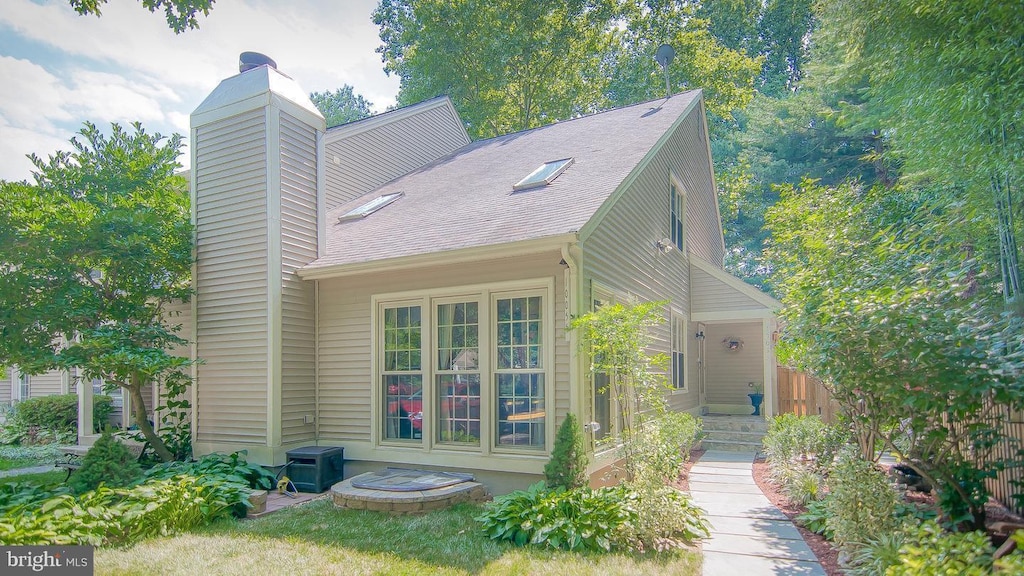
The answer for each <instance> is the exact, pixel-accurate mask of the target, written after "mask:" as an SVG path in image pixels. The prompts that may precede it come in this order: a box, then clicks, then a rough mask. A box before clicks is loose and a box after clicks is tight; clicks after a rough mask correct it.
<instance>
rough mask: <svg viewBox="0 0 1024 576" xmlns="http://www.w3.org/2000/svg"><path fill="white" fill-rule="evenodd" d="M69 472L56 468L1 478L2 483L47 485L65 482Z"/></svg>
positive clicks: (0, 482)
mask: <svg viewBox="0 0 1024 576" xmlns="http://www.w3.org/2000/svg"><path fill="white" fill-rule="evenodd" d="M67 476H68V473H67V471H66V470H58V469H56V468H54V469H53V471H51V472H40V473H38V474H19V475H18V476H4V477H3V478H0V484H11V483H14V482H17V483H19V484H34V485H36V486H47V485H50V484H63V483H64V479H65V478H67Z"/></svg>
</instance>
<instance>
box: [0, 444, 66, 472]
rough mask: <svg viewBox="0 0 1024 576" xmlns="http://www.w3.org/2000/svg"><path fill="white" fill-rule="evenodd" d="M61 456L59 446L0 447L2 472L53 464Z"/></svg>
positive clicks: (0, 467)
mask: <svg viewBox="0 0 1024 576" xmlns="http://www.w3.org/2000/svg"><path fill="white" fill-rule="evenodd" d="M59 454H60V450H59V447H58V446H55V445H52V444H46V445H41V446H0V471H3V470H14V469H17V468H30V467H32V466H40V465H43V464H53V463H54V461H55V460H56V458H57V456H58V455H59Z"/></svg>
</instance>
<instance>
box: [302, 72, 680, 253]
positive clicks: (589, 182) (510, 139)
mask: <svg viewBox="0 0 1024 576" xmlns="http://www.w3.org/2000/svg"><path fill="white" fill-rule="evenodd" d="M699 97H700V91H696V90H695V91H691V92H686V93H683V94H677V95H675V96H673V97H672V98H670V99H668V100H667V101H666V100H657V101H653V102H647V103H643V104H637V105H634V106H628V107H625V108H617V109H615V110H609V111H607V112H601V113H598V114H593V115H590V116H584V117H582V118H577V119H574V120H568V121H565V122H559V123H557V124H552V125H549V126H544V127H541V128H535V129H533V130H528V131H524V132H517V133H514V134H509V135H506V136H500V137H497V138H492V139H489V140H481V141H478V142H474V143H472V144H469V145H467V146H465V147H464V148H461V149H460V150H457V151H456V152H454V153H452V154H450V155H448V156H446V157H444V158H441V159H439V160H437V161H436V162H433V163H431V164H428V165H426V166H424V167H423V168H421V169H419V170H415V171H413V172H411V173H409V174H406V175H404V176H402V177H400V178H397V179H395V180H393V181H391V182H389V183H387V184H385V185H384V186H382V187H380V188H379V189H377V190H376V191H374V192H372V193H371V194H368V195H366V196H363V197H362V198H359V199H357V200H354V201H352V202H350V203H347V204H344V205H341V206H338V207H337V208H334V209H332V210H330V211H329V212H328V213H327V217H326V228H327V249H326V253H325V254H323V255H322V256H321V257H320V258H318V259H317V260H315V261H313V262H312V263H310V264H309V265H308V266H306V267H305V269H306V270H308V271H312V270H313V269H318V268H324V267H334V266H344V265H350V264H359V263H366V262H373V261H378V260H386V259H391V258H399V257H406V256H414V255H420V254H429V253H438V252H445V251H451V250H458V249H463V248H471V247H480V246H492V245H500V244H506V243H510V242H516V241H523V240H534V239H540V238H545V237H551V236H560V235H563V234H567V233H572V232H576V231H578V230H579V229H580V228H581V227H582V226H583V225H584V224H586V223H587V221H588V220H590V218H592V217H593V216H594V214H595V213H596V212H597V210H598V209H599V208H600V207H601V205H602V204H603V203H604V202H605V201H606V200H607V199H608V197H609V196H610V195H611V194H612V193H613V192H614V191H615V189H616V188H617V187H618V186H619V184H620V183H621V182H622V181H623V180H624V179H625V178H626V177H627V176H628V175H629V174H630V172H631V171H632V170H633V169H634V168H636V166H637V165H638V164H639V163H640V161H641V160H642V159H643V158H644V157H645V156H646V155H647V153H648V152H649V151H650V150H651V149H652V148H653V147H654V146H655V145H656V144H657V143H658V141H659V139H660V138H661V137H662V136H663V135H664V134H665V133H666V132H667V131H668V130H669V128H671V127H672V125H673V124H674V123H675V122H676V121H677V120H678V119H679V118H680V116H681V115H682V114H683V113H684V112H685V111H686V110H687V108H688V107H689V106H690V104H692V103H693V101H694V100H695V99H697V98H699ZM659 107H660V109H659V110H657V111H656V112H652V111H653V110H655V109H656V108H659ZM566 157H573V158H575V162H574V163H573V165H572V166H570V167H569V168H568V169H567V170H566V171H565V172H564V173H562V174H561V175H560V176H559V177H558V178H557V179H555V181H554V182H552V183H551V184H549V185H547V186H544V187H541V188H534V189H531V190H525V191H521V192H515V193H513V191H512V185H513V184H515V183H516V182H518V181H519V180H520V179H522V178H523V177H524V176H526V175H527V174H529V173H530V172H532V171H533V170H534V169H535V168H537V167H538V166H540V165H541V164H543V163H545V162H549V161H552V160H558V159H561V158H566ZM381 161H382V162H386V161H387V159H386V158H381ZM395 192H403V193H404V194H405V196H404V197H403V198H401V199H400V200H398V201H397V202H394V203H393V204H391V205H389V206H387V207H385V208H383V209H381V210H380V211H378V212H376V213H373V214H371V215H369V216H367V217H366V218H363V219H362V220H354V221H347V222H338V218H339V217H340V216H341V215H342V214H345V213H346V212H348V211H350V210H352V209H353V208H356V207H358V206H360V205H362V204H364V203H366V202H368V201H370V200H372V199H374V198H376V197H378V196H380V195H383V194H391V193H395Z"/></svg>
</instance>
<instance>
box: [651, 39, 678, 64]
mask: <svg viewBox="0 0 1024 576" xmlns="http://www.w3.org/2000/svg"><path fill="white" fill-rule="evenodd" d="M675 57H676V50H675V48H673V47H671V46H669V45H668V44H662V45H661V46H658V51H657V52H655V53H654V61H655V62H657V63H658V64H659V65H660V66H661V67H662V68H668V65H669V64H671V63H672V60H673V59H675Z"/></svg>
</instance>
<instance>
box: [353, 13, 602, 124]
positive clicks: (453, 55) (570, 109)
mask: <svg viewBox="0 0 1024 576" xmlns="http://www.w3.org/2000/svg"><path fill="white" fill-rule="evenodd" d="M617 15H618V6H617V2H616V1H615V0H570V1H568V2H566V1H560V0H559V1H556V0H537V1H535V2H525V3H524V2H518V1H513V0H490V1H486V2H481V1H479V0H381V2H380V4H379V5H378V6H377V9H376V10H375V11H374V13H373V21H374V23H375V24H377V25H378V26H379V27H380V38H381V41H382V42H383V44H382V45H381V47H380V48H378V49H377V51H378V52H380V54H381V57H382V60H383V62H384V69H385V71H386V72H387V73H388V74H397V75H398V77H399V79H400V81H401V90H400V92H399V95H398V102H399V104H412V103H416V102H420V101H422V100H426V99H428V98H433V97H436V96H439V95H442V94H447V95H448V96H449V97H451V99H452V101H453V102H454V104H455V106H456V108H457V109H458V110H459V113H460V115H461V116H462V119H463V120H464V121H465V122H466V124H467V126H468V130H469V133H470V135H471V136H473V137H477V138H479V137H490V136H495V135H499V134H506V133H508V132H513V131H517V130H524V129H528V128H534V127H537V126H541V125H543V124H548V123H551V122H554V121H556V120H559V119H565V118H571V117H573V116H578V115H580V114H584V113H588V112H594V111H596V110H598V109H599V108H600V104H601V94H602V88H603V87H604V85H605V81H604V79H603V77H602V74H601V64H602V62H603V60H604V58H605V56H606V54H608V52H609V50H610V49H611V47H612V45H613V41H614V39H615V34H614V32H613V29H612V26H611V25H612V23H613V21H614V19H615V18H616V16H617Z"/></svg>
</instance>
